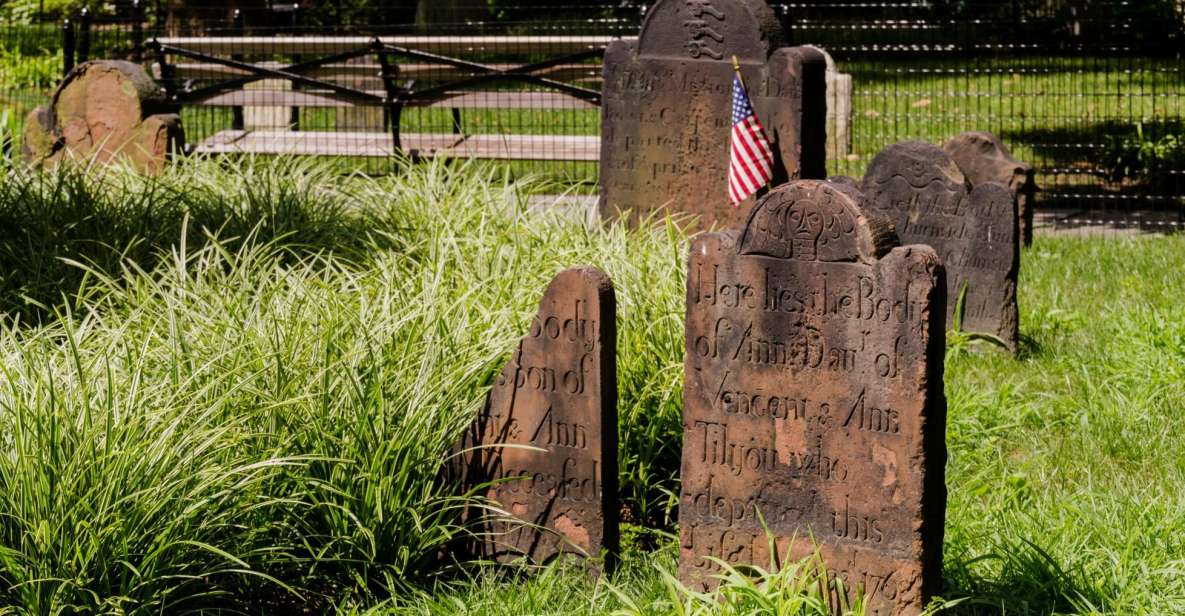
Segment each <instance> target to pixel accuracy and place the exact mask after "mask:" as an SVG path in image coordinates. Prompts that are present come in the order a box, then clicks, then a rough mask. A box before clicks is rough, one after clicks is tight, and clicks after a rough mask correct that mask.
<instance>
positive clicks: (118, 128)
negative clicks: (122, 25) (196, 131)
mask: <svg viewBox="0 0 1185 616" xmlns="http://www.w3.org/2000/svg"><path fill="white" fill-rule="evenodd" d="M171 110H172V109H171V107H170V106H169V105H168V104H167V102H166V100H165V95H164V91H163V90H161V88H160V87H159V86H158V85H156V83H155V82H153V81H152V78H150V77H149V76H148V73H147V72H146V71H145V70H144V69H143V68H142V67H141V66H139V65H137V64H133V63H131V62H124V61H119V60H96V61H92V62H86V63H83V64H80V65H78V66H77V67H75V68H74V69H73V70H72V71H70V74H68V75H66V77H65V79H63V80H62V83H61V85H59V86H58V89H57V91H55V92H54V95H53V99H52V102H51V104H50V105H49V106H48V107H38V108H37V109H35V110H33V111H32V112H31V113H30V114H29V116H28V117H27V118H26V119H25V129H24V134H23V138H24V140H23V145H22V150H23V153H24V156H25V159H26V160H28V161H29V162H31V163H35V164H44V165H52V164H56V163H57V162H58V161H60V160H62V159H65V158H73V159H77V160H82V161H85V162H91V161H94V162H97V163H111V162H116V161H119V162H124V163H127V164H129V165H131V166H132V167H134V168H136V169H139V170H141V171H146V172H149V173H157V172H159V171H161V170H162V169H163V168H164V165H165V162H166V159H167V157H168V155H169V154H170V153H171V152H172V151H173V150H174V149H177V148H180V147H181V146H182V145H183V144H184V134H183V132H182V130H181V118H180V117H179V116H178V115H176V114H175V113H170V111H171Z"/></svg>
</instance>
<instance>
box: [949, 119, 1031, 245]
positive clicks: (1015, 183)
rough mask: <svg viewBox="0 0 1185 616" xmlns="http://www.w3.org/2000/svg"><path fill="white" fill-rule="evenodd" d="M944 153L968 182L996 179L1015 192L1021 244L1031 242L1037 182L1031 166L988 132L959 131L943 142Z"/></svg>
mask: <svg viewBox="0 0 1185 616" xmlns="http://www.w3.org/2000/svg"><path fill="white" fill-rule="evenodd" d="M944 149H945V150H946V153H947V154H949V155H950V157H951V158H953V159H954V160H955V163H956V164H957V165H959V168H960V169H962V170H963V173H964V174H966V175H967V179H968V180H971V185H972V186H978V185H980V184H982V183H984V182H999V183H1001V184H1003V185H1005V186H1007V187H1008V188H1009V190H1011V191H1012V194H1013V195H1015V196H1016V213H1017V217H1018V218H1019V220H1020V237H1021V241H1022V242H1024V245H1025V246H1028V245H1030V244H1032V243H1033V209H1034V206H1035V199H1036V195H1037V183H1036V181H1035V179H1034V176H1035V172H1034V170H1033V166H1032V165H1030V164H1028V163H1025V162H1021V161H1019V160H1016V159H1015V158H1013V157H1012V153H1011V152H1009V151H1008V148H1007V147H1005V145H1004V143H1003V142H1002V141H1000V139H999V138H997V137H996V136H995V135H993V134H992V133H989V132H986V131H971V132H966V133H959V134H958V135H955V136H954V137H952V138H951V140H950V141H947V142H946V146H945V147H944Z"/></svg>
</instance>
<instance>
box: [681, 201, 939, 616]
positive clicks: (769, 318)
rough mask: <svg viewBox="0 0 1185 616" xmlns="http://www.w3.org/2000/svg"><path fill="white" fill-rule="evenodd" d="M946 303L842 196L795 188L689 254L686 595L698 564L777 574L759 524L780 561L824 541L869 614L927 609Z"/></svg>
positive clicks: (934, 555)
mask: <svg viewBox="0 0 1185 616" xmlns="http://www.w3.org/2000/svg"><path fill="white" fill-rule="evenodd" d="M944 301H945V286H944V283H943V270H942V264H941V262H940V261H939V259H938V256H937V254H935V252H934V250H933V249H932V248H930V247H928V246H898V245H897V240H896V237H895V236H894V235H893V232H892V230H891V226H890V224H889V223H888V221H886V220H883V219H882V218H880V217H879V216H876V215H874V214H872V213H869V212H867V211H865V210H863V209H862V208H861V205H860V195H859V193H858V192H857V191H856V190H855V189H853V188H851V187H848V186H844V185H842V184H834V183H831V182H826V181H816V180H802V181H796V182H791V183H789V184H787V185H784V186H782V187H779V188H777V189H775V190H774V191H773V192H771V193H770V194H769V195H767V196H765V197H764V198H762V199H761V200H760V201H758V203H757V204H756V206H755V208H754V211H753V213H752V215H751V217H750V218H749V221H748V222H747V223H746V225H745V226H744V228H743V229H742V230H740V231H739V232H738V231H729V232H724V233H710V234H701V235H700V236H698V237H697V238H696V239H695V240H694V241H693V242H692V246H691V252H690V259H689V263H688V279H687V331H686V360H685V364H684V411H683V422H684V426H683V427H684V437H683V465H682V495H681V498H680V503H679V525H680V533H681V537H680V542H681V550H680V557H679V571H680V576H681V577H682V578H683V580H684V582H685V583H688V584H692V585H693V586H701V585H703V586H707V585H710V584H711V583H712V579H711V576H712V574H713V573H714V572H715V571H716V567H715V565H714V564H713V563H712V562H711V561H710V560H708V559H707V558H706V557H715V558H718V559H721V560H723V561H726V562H729V563H733V564H750V563H751V564H756V565H760V566H763V567H769V565H770V558H771V555H770V553H769V551H770V550H769V546H768V542H767V536H766V534H765V532H764V530H763V527H762V521H764V523H765V524H767V525H768V528H769V530H770V531H771V533H772V534H773V536H774V537H775V539H776V547H777V549H778V552H779V553H778V557H779V558H782V557H785V556H786V555H787V554H789V555H790V556H791V557H792V558H800V557H803V556H806V555H809V554H810V553H811V552H812V550H813V549H814V544H815V542H817V543H818V548H819V551H820V553H821V556H822V559H823V562H824V563H825V564H826V565H827V567H828V569H829V570H830V572H831V574H832V575H834V576H838V578H839V579H841V580H843V582H844V587H845V589H846V593H845V594H846V595H847V597H846V600H848V601H850V600H852V598H853V597H854V596H855V595H856V593H857V592H862V593H863V594H864V596H866V597H867V600H868V611H867V613H869V614H878V615H884V614H916V613H918V612H919V611H920V610H921V608H922V606H923V605H924V603H925V602H926V601H927V600H928V599H929V597H931V596H932V595H934V594H935V593H936V592H937V591H938V590H939V589H940V587H941V581H942V536H943V518H944V514H945V502H946V488H945V484H944V470H943V465H944V464H945V462H946V445H945V440H944V439H945V422H946V402H945V398H944V393H943V383H942V369H943V364H942V362H943V352H944V349H943V347H944V344H945V337H944V327H943V326H944V323H943V317H944V314H945V306H944ZM759 515H760V517H759ZM838 595H839V593H838V591H836V590H835V589H834V588H833V589H832V599H833V601H836V602H838V601H839V596H838ZM834 605H835V604H833V606H834Z"/></svg>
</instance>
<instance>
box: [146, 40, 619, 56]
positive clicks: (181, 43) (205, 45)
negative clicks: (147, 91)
mask: <svg viewBox="0 0 1185 616" xmlns="http://www.w3.org/2000/svg"><path fill="white" fill-rule="evenodd" d="M379 38H380V39H381V40H382V42H383V43H384V44H387V45H393V46H396V47H405V48H409V49H415V50H418V51H424V52H429V53H439V54H444V55H454V56H455V55H459V54H471V53H474V52H490V53H550V54H572V53H579V52H581V51H588V50H591V49H600V48H603V47H605V46H607V45H608V44H609V43H610V42H612V41H614V40H616V39H618V38H632V37H615V36H382V37H379ZM157 40H158V41H160V42H161V43H162V44H165V45H170V46H173V47H180V48H183V49H188V50H191V51H197V52H201V53H206V54H211V55H222V54H274V53H285V54H331V53H341V52H345V51H350V50H354V49H364V48H366V47H369V46H370V45H371V43H372V42H373V40H374V39H373V37H366V36H207V37H161V38H159V39H157Z"/></svg>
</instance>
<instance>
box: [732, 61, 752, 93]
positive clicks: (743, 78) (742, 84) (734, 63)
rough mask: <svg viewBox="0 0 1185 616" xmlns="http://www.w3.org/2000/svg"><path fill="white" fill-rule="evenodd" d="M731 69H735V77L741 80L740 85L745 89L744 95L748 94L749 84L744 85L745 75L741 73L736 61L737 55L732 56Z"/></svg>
mask: <svg viewBox="0 0 1185 616" xmlns="http://www.w3.org/2000/svg"><path fill="white" fill-rule="evenodd" d="M732 70H734V71H736V74H737V79H739V80H740V82H741V87H742V88H744V89H745V96H748V95H749V86H748V85H745V77H744V75H741V63H740V62H738V61H737V57H736V56H733V57H732Z"/></svg>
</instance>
